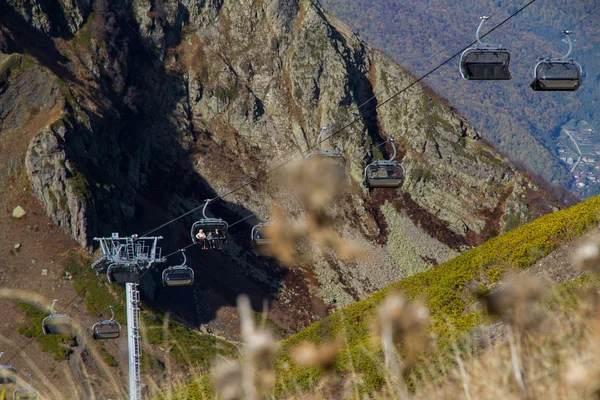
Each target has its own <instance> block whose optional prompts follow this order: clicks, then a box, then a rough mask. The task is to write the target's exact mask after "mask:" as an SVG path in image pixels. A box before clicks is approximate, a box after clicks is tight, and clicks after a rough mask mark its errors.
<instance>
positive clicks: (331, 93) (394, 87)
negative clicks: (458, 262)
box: [0, 0, 553, 336]
mask: <svg viewBox="0 0 600 400" xmlns="http://www.w3.org/2000/svg"><path fill="white" fill-rule="evenodd" d="M0 8H1V10H0V11H1V12H0V51H2V53H3V54H2V56H1V58H0V62H1V64H0V141H3V144H5V146H6V147H4V148H5V149H9V146H8V145H7V144H6V143H8V141H11V140H12V142H14V143H13V144H14V147H12V149H15V150H17V151H16V153H14V154H18V155H19V157H21V156H24V158H25V164H26V167H27V175H28V177H29V180H30V182H31V187H32V191H33V193H34V195H35V196H36V197H37V198H38V199H39V200H40V202H41V203H42V204H43V206H44V208H45V211H46V213H47V214H48V215H49V216H50V217H51V218H52V220H53V222H54V223H55V224H57V225H58V226H60V227H61V228H62V229H64V230H65V231H66V232H68V233H69V234H70V235H71V236H72V237H73V238H75V240H76V241H77V242H78V243H79V244H80V245H81V246H84V247H91V246H92V244H93V243H92V238H93V237H94V236H96V235H107V234H109V233H110V232H112V231H119V232H121V233H122V234H131V233H135V232H138V233H140V232H143V231H145V230H147V229H150V228H154V227H156V226H158V225H160V224H162V223H163V222H165V221H167V220H169V219H170V218H173V217H175V216H178V215H180V214H182V213H183V212H185V211H186V210H189V209H191V208H193V207H196V206H198V205H199V204H200V203H201V202H202V200H203V199H205V198H209V197H214V196H215V195H222V194H225V193H229V192H230V191H232V190H233V189H236V188H238V187H239V185H241V184H244V183H246V182H248V180H249V179H254V178H256V179H255V180H253V181H252V182H251V183H250V184H248V185H247V186H245V187H244V189H243V190H237V191H235V192H234V193H232V194H231V195H228V196H227V197H225V198H224V200H223V201H221V202H218V203H215V204H214V205H213V206H211V209H210V210H209V212H212V213H215V214H218V215H219V216H221V217H223V218H225V219H227V220H228V221H229V222H230V223H233V222H236V221H238V220H240V219H241V218H244V217H247V216H249V215H250V214H251V213H254V214H256V215H257V216H258V218H259V219H267V218H268V208H269V206H270V205H271V204H272V203H273V202H275V201H276V202H278V203H279V204H281V205H282V206H283V207H284V208H285V209H286V210H288V211H289V212H290V214H292V215H299V214H301V209H300V206H299V204H298V203H297V200H296V199H295V198H294V197H293V196H291V195H290V193H289V191H288V190H287V189H286V188H285V186H284V185H282V184H281V182H279V181H278V179H276V178H274V177H272V176H271V175H267V171H268V170H269V169H270V168H272V167H273V166H275V165H276V162H277V160H284V159H287V158H290V157H292V156H294V155H297V154H299V153H300V152H301V151H304V150H306V149H307V148H309V147H311V146H312V145H313V144H314V141H315V138H316V135H317V132H318V128H319V127H320V126H323V125H329V126H333V127H341V126H344V125H346V124H347V123H348V122H350V121H352V120H354V119H355V118H358V119H357V121H356V122H355V123H354V124H353V125H351V126H349V127H347V128H346V129H344V130H343V131H342V132H341V133H340V134H338V135H336V136H335V137H334V138H332V139H331V140H329V141H328V142H326V143H325V145H326V146H327V147H330V146H332V145H333V146H335V147H337V148H339V149H341V150H343V151H344V154H345V155H346V157H347V158H348V160H349V163H348V167H347V170H348V173H349V175H350V176H351V188H350V189H349V191H348V193H347V194H345V195H343V196H340V198H339V201H338V202H337V203H336V204H334V205H332V206H331V214H332V216H333V217H334V218H336V221H338V222H337V223H336V229H337V230H338V231H340V232H342V233H343V234H344V236H345V237H348V238H352V239H354V240H355V241H357V243H359V245H360V246H361V247H363V248H364V250H365V252H366V254H367V257H365V258H363V259H360V260H358V261H354V262H351V263H344V262H341V261H340V260H339V259H338V258H337V257H336V256H335V255H333V254H324V255H322V256H321V257H318V258H317V259H316V260H315V261H314V262H313V263H311V264H310V265H300V266H298V268H296V269H285V268H282V267H280V266H278V265H277V264H276V263H275V262H274V261H273V260H270V259H264V258H261V257H259V256H258V255H257V254H255V253H253V252H252V251H251V250H250V245H249V244H248V240H247V238H248V234H249V230H250V227H251V225H250V223H252V222H253V220H252V219H249V220H247V221H245V222H244V223H239V224H236V226H235V228H233V229H232V236H233V243H232V245H231V246H230V247H229V248H228V249H227V251H225V252H224V253H222V254H213V253H212V252H211V253H201V252H199V251H194V250H192V251H190V256H189V257H188V258H189V259H191V260H192V261H191V265H192V266H193V267H194V268H195V269H196V270H197V272H198V273H199V276H202V279H199V281H200V282H198V283H197V285H196V286H194V289H193V290H190V291H187V290H186V291H182V292H181V295H180V296H178V298H177V299H173V296H169V295H168V294H166V292H165V291H161V290H156V285H155V284H154V282H153V281H148V282H145V284H144V287H145V294H146V296H147V299H148V300H149V301H154V303H155V305H156V306H157V307H159V308H161V309H170V310H172V311H173V312H174V313H176V314H178V315H179V316H181V317H182V318H185V319H187V320H189V321H190V323H191V324H192V325H194V326H200V325H203V324H205V323H210V324H211V325H212V327H213V329H217V330H218V331H221V332H224V333H225V334H227V335H230V336H235V331H236V329H235V328H234V327H233V326H234V325H235V323H230V321H229V319H228V318H227V312H224V311H223V310H226V309H227V306H229V305H231V304H232V303H233V301H234V299H235V297H236V296H237V294H239V293H241V292H246V293H250V294H251V296H252V298H253V299H254V300H255V306H256V308H257V309H259V308H260V307H261V305H262V299H263V298H268V299H269V300H270V301H271V303H272V304H271V313H270V318H271V319H272V320H273V321H275V322H276V323H277V324H279V325H281V326H282V327H283V328H284V329H285V330H286V331H288V332H290V331H295V330H297V329H299V328H301V327H303V326H306V325H307V324H309V323H310V322H311V321H313V320H314V319H316V318H319V317H321V316H323V315H325V314H326V310H325V309H326V307H325V305H324V304H323V303H324V301H325V302H329V303H335V304H336V305H337V306H339V305H347V304H350V303H351V302H353V301H355V300H358V299H360V298H362V297H364V296H365V295H366V294H368V293H370V292H372V291H374V290H376V289H379V288H382V287H384V286H385V285H387V284H389V283H390V282H393V281H396V280H398V279H401V278H403V277H406V276H407V275H409V274H412V273H414V272H417V271H422V270H425V269H427V268H429V267H430V266H431V265H435V264H437V263H441V262H444V261H446V260H448V259H450V258H452V257H454V256H455V255H457V254H458V253H460V252H462V251H464V250H465V249H467V248H469V247H470V246H473V245H477V244H479V243H482V242H483V241H484V240H486V239H487V238H489V237H492V236H495V235H497V234H498V233H500V232H502V231H503V230H505V229H509V228H512V227H514V226H516V225H518V224H519V223H521V222H524V221H526V220H529V219H531V218H534V217H536V216H537V215H539V214H541V213H544V212H547V211H549V210H551V209H552V207H553V206H549V205H548V203H547V202H548V195H547V193H545V192H544V191H543V190H540V189H539V188H538V187H537V186H536V185H535V184H533V183H532V182H531V180H530V179H529V178H528V177H527V176H525V175H524V174H522V173H520V172H518V171H516V170H515V169H514V168H513V167H511V165H510V163H509V162H508V160H507V159H506V158H504V157H503V156H501V155H499V154H498V153H497V152H495V151H494V150H493V149H492V148H491V147H489V146H487V145H485V144H483V143H482V142H481V141H479V140H478V134H477V132H476V131H475V130H474V129H473V128H472V127H471V125H469V123H468V122H467V121H465V120H464V118H462V117H461V116H460V115H459V114H457V113H456V112H455V111H454V110H452V109H451V108H449V107H447V106H446V105H445V104H444V102H443V101H442V100H441V99H439V98H438V97H437V96H436V95H434V94H432V93H430V92H429V91H427V90H426V89H424V88H423V87H421V86H418V85H416V86H412V87H411V88H410V89H408V90H406V91H404V92H402V93H401V94H400V95H398V96H397V97H395V98H393V99H391V100H390V101H389V102H386V104H383V102H385V101H386V99H388V98H389V96H390V95H391V94H393V93H396V92H399V91H400V90H401V89H402V88H404V87H406V86H407V85H408V84H409V83H410V82H411V81H412V79H413V78H412V77H411V76H410V75H409V74H407V73H406V71H404V70H403V69H402V68H400V67H399V66H398V65H397V64H395V63H394V62H393V61H392V60H391V59H390V58H388V57H387V56H385V55H384V54H382V53H380V52H378V51H375V50H373V49H370V48H368V47H367V46H365V44H364V43H363V42H361V41H360V39H359V38H358V37H356V36H355V35H353V34H352V33H351V32H350V31H349V30H348V29H347V28H346V27H345V26H343V25H342V24H341V23H339V22H337V21H335V20H333V19H331V18H330V17H328V16H327V15H326V14H325V13H324V12H323V10H322V8H321V7H320V6H319V4H317V3H315V2H312V1H305V0H303V1H300V2H299V1H295V0H271V1H244V2H238V1H227V0H225V1H200V2H196V1H177V2H168V3H167V2H163V1H162V0H153V1H146V0H136V1H117V2H108V1H106V0H99V1H93V2H87V1H70V2H60V4H59V3H57V2H54V1H50V0H39V1H25V2H22V1H12V0H11V1H8V2H7V1H6V0H4V1H0ZM375 93H377V96H376V97H375V99H374V100H373V101H371V102H369V103H367V104H366V105H363V106H362V107H361V108H359V105H361V104H363V103H365V101H367V100H368V99H370V98H371V97H372V96H374V94H375ZM378 105H381V107H379V106H378ZM36 115H44V116H52V117H53V118H51V120H50V121H48V122H47V124H46V125H45V126H42V127H40V129H39V130H37V131H35V132H31V133H28V134H27V135H25V134H24V133H23V132H25V131H24V130H22V127H23V126H24V124H25V123H27V122H28V121H29V120H30V119H31V118H33V117H35V116H36ZM390 137H395V138H396V142H397V143H398V144H399V156H398V157H397V159H398V160H402V163H403V165H404V168H405V170H406V181H405V183H404V185H403V186H402V188H400V189H398V190H383V189H377V190H373V191H371V192H369V191H367V190H365V189H364V188H363V187H362V185H361V181H362V170H363V167H364V165H365V163H366V162H368V161H370V160H371V159H373V158H374V157H381V156H382V154H379V153H380V152H379V151H377V150H375V146H377V145H379V144H381V143H382V142H383V141H384V140H386V139H387V138H390ZM25 145H26V146H27V149H26V151H25V149H24V146H25ZM389 150H390V149H389V148H388V149H387V150H384V151H383V153H384V154H383V155H387V153H388V151H389ZM3 151H8V150H3ZM3 154H7V153H3ZM3 160H5V158H3ZM193 217H194V216H191V217H189V218H188V219H182V220H178V221H177V222H175V223H173V224H171V225H169V226H167V227H165V228H163V229H161V230H160V231H158V232H157V233H158V234H161V235H163V236H164V237H165V240H164V241H163V242H164V247H165V251H166V252H170V251H171V250H176V249H177V248H179V247H181V246H183V245H185V244H187V243H188V240H189V239H188V238H189V232H188V231H187V230H188V229H189V224H190V222H191V221H192V218H193ZM200 273H201V275H200ZM232 277H234V278H233V279H232Z"/></svg>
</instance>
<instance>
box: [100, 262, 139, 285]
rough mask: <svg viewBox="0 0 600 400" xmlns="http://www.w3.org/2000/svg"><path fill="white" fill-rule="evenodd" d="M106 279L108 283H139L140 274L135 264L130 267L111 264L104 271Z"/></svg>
mask: <svg viewBox="0 0 600 400" xmlns="http://www.w3.org/2000/svg"><path fill="white" fill-rule="evenodd" d="M106 277H107V278H108V282H110V283H117V284H123V283H139V281H140V272H139V268H138V266H137V265H135V264H130V265H117V264H111V265H110V266H109V267H108V268H107V269H106Z"/></svg>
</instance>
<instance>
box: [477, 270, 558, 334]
mask: <svg viewBox="0 0 600 400" xmlns="http://www.w3.org/2000/svg"><path fill="white" fill-rule="evenodd" d="M546 292H547V289H546V288H545V287H544V285H543V284H542V282H541V281H540V280H539V279H536V278H530V277H526V278H523V279H520V280H519V281H514V282H511V283H508V284H506V285H504V286H502V287H501V288H500V289H498V290H497V291H494V292H492V293H491V294H489V295H484V296H482V300H483V302H484V304H485V306H486V309H487V312H488V313H489V314H490V315H493V316H500V317H501V318H503V319H504V320H505V321H506V322H508V323H510V324H511V325H512V326H513V327H515V328H517V329H531V328H534V327H540V324H541V322H542V321H543V319H544V316H545V313H544V312H543V311H542V310H541V309H540V307H539V304H537V303H538V301H539V300H540V299H541V298H542V297H543V296H544V295H545V294H546Z"/></svg>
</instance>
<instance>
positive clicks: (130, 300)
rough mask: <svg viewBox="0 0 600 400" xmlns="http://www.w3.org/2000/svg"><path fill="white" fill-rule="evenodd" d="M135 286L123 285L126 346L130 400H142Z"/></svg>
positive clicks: (140, 349)
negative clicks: (125, 306) (124, 291)
mask: <svg viewBox="0 0 600 400" xmlns="http://www.w3.org/2000/svg"><path fill="white" fill-rule="evenodd" d="M137 286H138V285H137V283H127V284H125V289H126V292H127V295H126V301H127V345H128V347H129V399H130V400H141V398H142V379H141V376H140V361H141V360H140V357H141V356H142V347H141V342H140V335H139V315H140V309H139V307H138V302H139V300H140V292H138V290H137Z"/></svg>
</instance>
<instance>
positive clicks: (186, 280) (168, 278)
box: [162, 250, 194, 286]
mask: <svg viewBox="0 0 600 400" xmlns="http://www.w3.org/2000/svg"><path fill="white" fill-rule="evenodd" d="M180 251H181V255H182V256H183V263H182V264H180V265H174V266H171V267H169V268H167V269H165V270H164V271H163V273H162V283H163V286H191V285H192V284H193V283H194V270H193V269H191V268H190V267H188V266H187V265H186V264H187V258H186V257H185V250H180Z"/></svg>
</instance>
